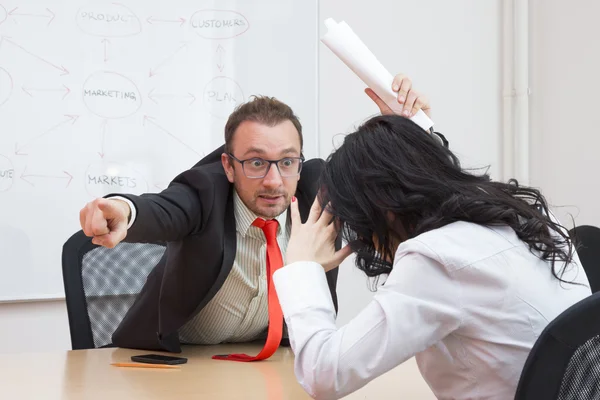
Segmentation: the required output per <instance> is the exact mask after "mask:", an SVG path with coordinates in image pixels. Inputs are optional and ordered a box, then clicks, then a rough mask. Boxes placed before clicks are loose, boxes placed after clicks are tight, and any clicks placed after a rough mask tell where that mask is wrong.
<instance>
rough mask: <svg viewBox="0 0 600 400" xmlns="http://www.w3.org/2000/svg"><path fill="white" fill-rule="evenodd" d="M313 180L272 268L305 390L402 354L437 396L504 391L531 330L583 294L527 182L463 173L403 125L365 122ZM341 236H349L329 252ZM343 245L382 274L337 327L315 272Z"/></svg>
mask: <svg viewBox="0 0 600 400" xmlns="http://www.w3.org/2000/svg"><path fill="white" fill-rule="evenodd" d="M321 179H322V181H321V195H320V199H317V201H316V202H315V204H314V205H313V209H312V210H311V214H310V216H309V218H308V220H307V221H306V223H304V224H302V222H301V221H300V218H299V214H298V204H297V201H294V202H292V218H293V221H292V233H291V239H290V243H289V246H288V249H287V254H286V258H287V259H286V261H287V263H288V265H287V266H285V267H283V268H281V269H280V270H279V271H277V272H276V273H275V275H274V282H275V285H276V289H277V293H278V296H279V300H280V303H281V306H282V309H283V312H284V316H285V319H286V322H287V327H288V332H289V335H290V342H291V345H292V348H293V350H294V352H295V355H296V360H295V371H296V376H297V378H298V380H299V382H300V383H301V385H302V386H303V387H304V388H305V390H306V391H307V392H308V393H309V394H311V395H312V396H313V397H315V398H319V399H321V398H322V399H333V398H340V397H343V396H345V395H347V394H348V393H351V392H353V391H355V390H357V389H359V388H360V387H362V386H364V385H365V384H366V383H368V382H369V381H370V380H372V379H374V378H375V377H377V376H379V375H381V374H383V373H385V372H386V371H388V370H390V369H392V368H394V367H395V366H397V365H398V364H400V363H402V362H404V361H405V360H407V359H409V358H411V357H412V356H416V359H417V363H418V365H419V369H420V371H421V373H422V375H423V377H424V378H425V380H426V381H427V382H428V384H429V386H430V387H431V388H432V390H433V392H434V393H435V395H436V396H437V397H438V398H442V399H467V398H468V399H480V398H481V399H483V398H485V399H492V398H493V399H508V398H513V397H514V394H515V391H516V386H517V383H518V380H519V376H520V373H521V369H522V367H523V365H524V363H525V360H526V358H527V355H528V353H529V351H530V350H531V348H532V346H533V344H534V342H535V340H536V338H537V337H538V336H539V334H540V333H541V331H542V330H543V329H544V328H545V326H546V325H547V324H548V323H549V321H551V320H552V319H554V318H555V317H556V316H557V315H558V314H560V313H561V312H562V311H564V310H565V309H566V308H568V307H569V306H571V305H572V304H574V303H576V302H577V301H579V300H581V299H583V298H585V297H587V296H589V295H590V294H591V292H590V289H589V283H588V281H587V277H586V275H585V272H584V270H583V268H582V267H581V266H580V263H579V260H578V257H577V253H576V252H575V249H574V247H573V245H572V244H571V242H570V240H569V236H568V233H567V230H566V229H565V228H564V227H562V226H561V225H560V224H559V222H558V221H556V220H555V219H554V218H553V217H552V215H551V213H550V211H549V209H548V204H547V202H546V200H545V199H544V197H543V195H542V194H541V193H540V192H539V191H538V190H536V189H534V188H530V187H524V186H520V185H519V184H518V183H517V182H516V181H511V182H509V183H501V182H494V181H492V180H491V179H490V177H489V176H488V175H487V174H479V175H478V174H475V173H471V172H469V171H466V170H464V169H463V168H461V166H460V164H459V161H458V159H457V157H456V156H455V155H454V154H453V153H452V152H451V151H450V150H449V149H448V148H446V147H444V146H443V145H442V144H440V143H439V142H438V141H437V140H436V139H435V138H434V137H433V136H432V135H428V134H426V133H425V132H424V131H423V130H422V129H421V128H420V127H418V126H417V125H416V124H414V123H413V122H412V121H410V120H409V119H406V118H403V117H400V116H395V115H383V116H378V117H375V118H372V119H370V120H369V121H367V122H366V123H365V124H363V125H362V126H361V127H360V128H359V129H358V130H357V131H356V132H354V133H352V134H350V135H348V136H347V137H346V138H345V140H344V143H343V145H342V146H341V147H340V148H339V149H338V150H337V151H335V152H334V153H333V154H332V155H331V156H330V157H329V159H328V163H327V167H326V169H325V171H324V174H323V175H322V178H321ZM322 209H324V211H323V212H322V213H321V210H322ZM340 231H341V232H342V236H343V238H344V239H345V241H346V242H347V243H349V244H348V245H347V247H346V248H343V249H342V250H340V251H338V252H336V251H335V247H334V241H335V238H336V236H337V234H338V232H340ZM351 251H352V252H354V253H356V265H357V266H358V268H360V269H361V270H362V271H364V272H365V273H366V274H367V275H368V276H370V277H379V276H380V275H384V277H385V278H386V279H385V283H384V284H383V285H380V287H379V289H378V291H377V293H376V294H375V296H374V298H373V300H372V302H371V303H370V304H369V305H368V306H367V307H366V308H365V309H364V310H363V311H361V312H360V313H359V314H358V315H357V316H356V317H355V318H354V319H353V320H352V321H350V322H349V323H348V324H347V325H345V326H343V327H341V328H339V329H338V328H336V324H335V310H334V307H333V304H332V302H331V299H330V297H329V291H328V289H327V281H326V279H325V272H326V271H327V270H328V268H331V267H332V266H334V265H338V263H339V262H341V261H342V260H343V259H344V258H345V257H347V256H348V255H349V253H350V252H351Z"/></svg>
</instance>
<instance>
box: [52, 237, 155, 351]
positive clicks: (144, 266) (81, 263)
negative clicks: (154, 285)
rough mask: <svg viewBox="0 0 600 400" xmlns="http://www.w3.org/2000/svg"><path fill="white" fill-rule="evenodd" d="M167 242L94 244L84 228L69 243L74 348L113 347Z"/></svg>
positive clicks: (66, 263) (66, 268) (66, 275)
mask: <svg viewBox="0 0 600 400" xmlns="http://www.w3.org/2000/svg"><path fill="white" fill-rule="evenodd" d="M164 251H165V246H163V245H159V244H146V243H144V244H141V243H119V244H118V245H117V246H115V248H113V249H107V248H105V247H100V246H96V245H94V244H92V240H91V238H89V237H87V236H85V235H84V234H83V231H79V232H77V233H75V234H74V235H73V236H71V237H70V238H69V239H68V240H67V241H66V242H65V244H64V246H63V252H62V267H63V283H64V287H65V297H66V302H67V313H68V316H69V329H70V332H71V347H72V348H73V350H79V349H92V348H99V347H110V346H111V342H112V334H113V332H114V331H115V330H116V329H117V327H118V326H119V324H120V323H121V320H122V319H123V317H124V316H125V314H126V313H127V311H128V310H129V308H130V307H131V305H132V304H133V302H134V300H135V298H136V296H137V294H138V293H139V292H140V290H141V288H142V286H143V285H144V283H145V282H146V278H147V276H148V274H149V273H150V271H151V270H152V268H154V266H155V265H156V264H157V263H158V262H159V260H160V259H161V257H162V256H163V254H164Z"/></svg>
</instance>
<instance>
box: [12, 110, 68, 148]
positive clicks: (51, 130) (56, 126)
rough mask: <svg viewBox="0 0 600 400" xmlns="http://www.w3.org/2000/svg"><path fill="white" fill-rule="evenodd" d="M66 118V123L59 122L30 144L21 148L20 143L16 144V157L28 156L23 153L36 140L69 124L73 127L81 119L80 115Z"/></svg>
mask: <svg viewBox="0 0 600 400" xmlns="http://www.w3.org/2000/svg"><path fill="white" fill-rule="evenodd" d="M65 117H67V118H66V119H65V120H64V121H62V122H59V123H58V124H56V125H54V126H53V127H51V128H50V129H46V130H45V131H44V132H42V133H40V134H39V135H37V136H36V137H34V138H33V139H31V140H30V141H29V142H27V143H25V144H24V145H21V146H19V144H18V143H15V155H17V156H26V155H27V153H23V152H22V151H23V149H24V148H25V147H27V146H29V145H31V143H33V142H35V141H36V140H39V139H40V138H42V137H44V136H46V135H47V134H49V133H51V132H54V131H56V130H57V129H58V128H60V127H61V126H63V125H66V124H68V123H71V125H73V124H74V123H75V122H77V120H78V119H79V115H69V114H66V115H65Z"/></svg>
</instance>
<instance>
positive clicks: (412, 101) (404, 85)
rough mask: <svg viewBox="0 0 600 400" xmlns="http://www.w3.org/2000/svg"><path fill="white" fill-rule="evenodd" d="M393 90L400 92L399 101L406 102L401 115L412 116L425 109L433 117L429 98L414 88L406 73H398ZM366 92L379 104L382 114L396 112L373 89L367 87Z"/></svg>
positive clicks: (393, 83)
mask: <svg viewBox="0 0 600 400" xmlns="http://www.w3.org/2000/svg"><path fill="white" fill-rule="evenodd" d="M392 90H393V91H394V92H397V93H398V97H397V100H398V103H400V104H404V107H402V112H401V113H400V115H402V116H404V117H407V118H410V117H412V116H413V115H416V114H417V112H418V111H419V110H423V112H424V113H425V114H427V116H428V117H431V105H430V104H429V100H428V99H427V98H426V97H425V96H423V95H422V94H420V93H419V92H417V91H416V90H414V89H413V88H412V81H411V80H410V79H409V78H408V77H407V76H406V75H403V74H398V75H396V76H395V77H394V81H393V82H392ZM365 93H366V94H367V95H368V96H369V97H370V98H371V100H373V101H374V102H375V104H377V107H379V110H380V111H381V113H382V114H393V113H394V112H393V111H392V109H391V108H390V107H389V106H388V105H387V104H385V103H384V102H383V100H381V98H380V97H379V96H377V94H376V93H375V92H374V91H373V90H371V89H370V88H367V89H365Z"/></svg>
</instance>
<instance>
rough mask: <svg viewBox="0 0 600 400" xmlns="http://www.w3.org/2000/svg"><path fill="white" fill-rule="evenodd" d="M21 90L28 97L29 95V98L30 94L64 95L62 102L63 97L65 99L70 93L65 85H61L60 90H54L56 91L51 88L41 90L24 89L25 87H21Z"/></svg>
mask: <svg viewBox="0 0 600 400" xmlns="http://www.w3.org/2000/svg"><path fill="white" fill-rule="evenodd" d="M21 89H22V90H23V91H24V92H25V93H27V94H28V95H30V96H31V97H33V94H32V92H61V93H64V95H63V97H62V98H63V100H64V98H65V97H67V95H68V94H69V93H71V89H69V88H68V87H66V86H65V85H63V87H62V88H56V89H51V88H46V89H42V88H29V87H25V86H21Z"/></svg>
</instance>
